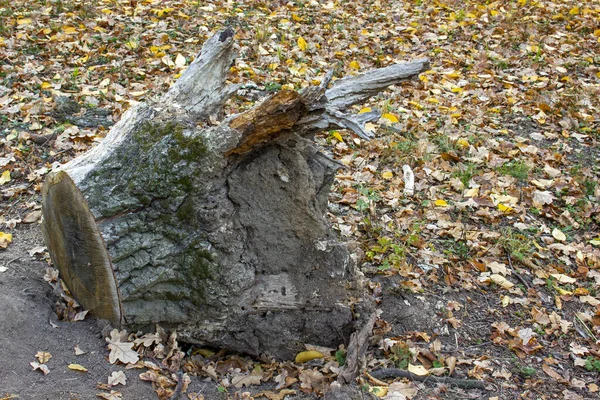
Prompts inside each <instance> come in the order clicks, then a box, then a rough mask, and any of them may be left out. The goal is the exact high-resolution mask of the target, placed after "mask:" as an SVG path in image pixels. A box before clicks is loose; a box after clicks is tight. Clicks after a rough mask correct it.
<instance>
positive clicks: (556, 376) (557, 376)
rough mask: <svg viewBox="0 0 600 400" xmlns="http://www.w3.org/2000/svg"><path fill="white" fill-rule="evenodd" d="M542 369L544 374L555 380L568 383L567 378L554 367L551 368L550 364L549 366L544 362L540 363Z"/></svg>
mask: <svg viewBox="0 0 600 400" xmlns="http://www.w3.org/2000/svg"><path fill="white" fill-rule="evenodd" d="M542 371H544V372H545V373H546V375H548V376H549V377H551V378H552V379H554V380H555V381H557V382H560V383H564V384H567V383H569V381H568V380H566V379H565V378H563V377H562V375H561V374H559V373H558V372H556V371H555V370H554V369H552V367H551V366H549V365H548V364H546V363H543V364H542Z"/></svg>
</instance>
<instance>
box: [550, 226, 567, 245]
mask: <svg viewBox="0 0 600 400" xmlns="http://www.w3.org/2000/svg"><path fill="white" fill-rule="evenodd" d="M552 236H553V237H554V239H556V240H560V241H561V242H564V241H565V240H567V236H566V235H565V234H564V233H562V231H561V230H560V229H558V228H554V229H553V230H552Z"/></svg>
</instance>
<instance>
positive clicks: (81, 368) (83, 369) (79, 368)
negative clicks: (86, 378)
mask: <svg viewBox="0 0 600 400" xmlns="http://www.w3.org/2000/svg"><path fill="white" fill-rule="evenodd" d="M67 368H69V369H72V370H73V371H80V372H87V371H88V369H87V368H86V367H84V366H83V365H79V364H69V365H67Z"/></svg>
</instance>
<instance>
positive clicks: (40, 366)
mask: <svg viewBox="0 0 600 400" xmlns="http://www.w3.org/2000/svg"><path fill="white" fill-rule="evenodd" d="M29 365H31V366H32V367H33V370H34V371H35V370H36V369H39V370H40V371H42V372H43V373H44V375H48V374H49V373H50V369H48V366H47V365H46V364H40V363H38V362H36V361H32V362H30V363H29Z"/></svg>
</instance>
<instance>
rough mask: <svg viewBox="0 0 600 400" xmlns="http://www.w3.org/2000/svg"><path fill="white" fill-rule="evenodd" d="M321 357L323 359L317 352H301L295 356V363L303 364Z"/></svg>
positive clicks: (321, 354)
mask: <svg viewBox="0 0 600 400" xmlns="http://www.w3.org/2000/svg"><path fill="white" fill-rule="evenodd" d="M323 357H325V356H324V355H323V353H321V352H318V351H314V350H309V351H302V352H300V353H298V354H297V355H296V362H297V363H305V362H308V361H310V360H314V359H315V358H323Z"/></svg>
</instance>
